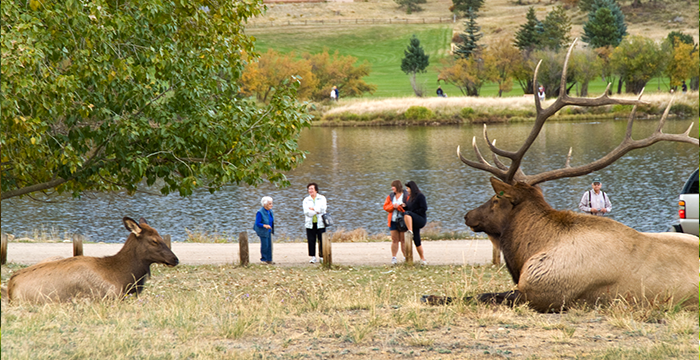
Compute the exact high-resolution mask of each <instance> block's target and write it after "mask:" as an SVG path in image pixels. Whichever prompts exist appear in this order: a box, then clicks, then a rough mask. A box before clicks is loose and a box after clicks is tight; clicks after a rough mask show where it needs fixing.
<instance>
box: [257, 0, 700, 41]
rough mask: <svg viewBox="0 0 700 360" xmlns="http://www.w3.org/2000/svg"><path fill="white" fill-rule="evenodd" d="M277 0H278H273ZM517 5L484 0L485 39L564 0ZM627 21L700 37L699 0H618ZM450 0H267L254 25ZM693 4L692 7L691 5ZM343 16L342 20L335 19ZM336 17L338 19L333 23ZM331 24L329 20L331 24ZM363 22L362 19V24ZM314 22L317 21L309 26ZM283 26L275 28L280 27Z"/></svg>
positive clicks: (441, 9) (433, 11) (387, 13)
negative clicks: (636, 0) (531, 11)
mask: <svg viewBox="0 0 700 360" xmlns="http://www.w3.org/2000/svg"><path fill="white" fill-rule="evenodd" d="M271 1H274V0H271ZM522 3H523V4H524V5H517V4H516V1H511V0H486V2H485V5H484V6H483V8H482V10H481V14H480V16H479V19H478V23H479V25H481V26H482V31H483V32H484V35H485V36H484V41H485V42H486V43H490V42H492V41H495V40H497V39H501V38H502V37H503V36H504V35H505V36H506V37H508V36H512V35H513V34H514V33H515V32H516V31H517V30H518V28H519V26H520V25H521V24H523V23H524V22H525V14H526V13H527V10H528V8H529V7H530V6H534V7H535V10H536V12H537V14H538V18H539V19H540V20H542V19H544V17H545V16H546V14H547V13H548V12H549V11H550V10H551V9H552V8H553V7H554V6H557V5H559V4H562V2H560V1H522ZM619 3H621V6H622V10H623V12H624V14H625V19H626V21H627V23H628V32H629V33H630V34H634V35H644V36H647V37H651V38H654V39H657V40H659V39H662V38H664V37H666V35H667V34H668V33H669V32H670V31H673V30H680V31H683V32H685V33H692V34H693V36H694V38H695V41H696V42H697V41H698V11H697V9H698V0H668V1H651V0H645V1H643V2H642V3H643V4H642V6H641V7H637V8H633V7H632V6H631V3H632V1H619ZM451 4H452V1H451V0H427V3H426V4H423V5H422V7H423V9H424V10H423V11H419V12H414V13H413V14H406V12H405V11H403V10H401V9H398V7H397V5H396V3H395V2H394V1H393V0H364V1H356V2H334V1H329V2H320V3H269V4H267V6H268V11H267V13H266V15H265V16H264V17H262V18H257V19H253V20H252V23H255V24H256V26H269V24H270V22H272V23H273V24H275V25H276V26H277V25H282V24H283V22H287V21H290V22H293V21H300V20H307V21H309V22H310V21H314V20H324V23H325V24H326V25H325V26H324V27H327V28H332V27H334V26H335V27H348V26H350V27H352V26H354V24H353V22H352V20H355V19H376V20H387V21H388V20H389V19H392V20H394V23H396V22H398V20H402V19H408V20H409V21H411V22H413V21H415V22H420V21H422V20H423V19H426V20H427V21H426V22H429V21H431V20H435V21H437V19H443V21H445V19H449V18H451V17H452V14H451V13H450V11H449V7H450V6H451ZM689 10H692V11H689ZM568 14H569V16H570V17H571V19H572V23H573V27H572V36H573V37H579V36H580V35H581V33H582V29H583V23H584V22H585V21H587V14H585V13H582V12H581V11H579V10H578V8H571V9H569V10H568ZM338 21H340V25H337V23H338ZM334 23H335V24H336V25H334ZM328 24H330V25H328ZM359 26H361V25H359ZM309 27H310V29H309V30H310V31H317V30H318V29H316V30H311V28H316V27H317V26H309ZM277 30H279V29H276V31H277ZM454 30H457V31H462V30H463V25H462V22H461V21H459V19H457V22H456V23H454Z"/></svg>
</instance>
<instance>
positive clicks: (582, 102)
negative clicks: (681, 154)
mask: <svg viewBox="0 0 700 360" xmlns="http://www.w3.org/2000/svg"><path fill="white" fill-rule="evenodd" d="M575 42H576V41H575V40H574V42H573V43H572V44H571V47H570V48H569V51H568V53H567V56H566V59H565V61H564V67H563V73H562V76H561V85H560V90H559V96H558V97H557V99H556V101H555V102H554V103H553V104H552V105H550V106H549V107H548V108H546V109H543V108H542V106H541V103H540V100H539V98H538V97H537V96H535V97H534V98H535V107H536V112H537V117H536V119H535V124H534V126H533V128H532V130H531V132H530V134H529V136H528V137H527V139H526V140H525V142H524V144H523V145H522V146H521V147H520V149H519V150H518V151H515V152H512V151H506V150H503V149H500V148H497V147H496V142H495V140H494V141H490V140H489V138H488V134H487V131H486V126H484V133H483V135H484V139H485V141H486V142H487V143H488V146H489V149H490V150H491V152H492V153H493V163H494V165H491V164H490V163H489V162H488V161H486V160H485V159H484V157H483V156H482V155H481V153H480V152H479V149H478V147H477V146H476V141H475V140H476V139H473V141H472V146H473V148H474V152H475V156H476V158H477V161H472V160H468V159H466V158H464V157H463V156H462V154H461V152H460V150H459V147H458V148H457V154H458V156H459V158H460V160H461V161H462V162H464V163H465V164H467V165H468V166H470V167H473V168H476V169H480V170H484V171H487V172H489V173H491V174H493V175H494V177H492V178H491V185H492V187H493V189H494V191H495V195H494V196H493V197H492V198H491V199H490V200H489V201H487V202H486V203H484V204H483V205H481V206H479V207H478V208H476V209H473V210H471V211H469V212H468V213H467V214H466V215H465V216H464V219H465V223H466V224H467V226H469V227H471V228H472V230H474V231H476V232H485V233H486V234H487V235H488V236H489V238H491V239H492V241H493V242H494V245H495V246H498V247H500V248H501V249H502V251H503V255H504V258H505V262H506V266H507V268H508V271H509V272H510V274H511V276H512V278H513V281H514V282H515V284H516V285H517V290H514V291H509V292H505V293H491V294H481V295H478V296H477V300H480V301H493V302H505V303H509V304H515V303H528V304H529V306H530V307H531V308H533V309H535V310H537V311H540V312H547V311H559V310H563V309H565V308H566V307H567V306H568V305H570V304H574V303H580V302H583V303H587V304H591V305H594V304H598V303H605V302H608V301H610V300H612V299H615V298H625V299H629V300H634V301H640V302H644V301H653V300H664V301H665V300H669V301H672V302H673V303H682V304H684V305H688V306H692V307H695V308H697V306H698V260H697V259H696V256H697V255H698V238H697V237H695V236H692V235H687V234H676V233H659V234H652V233H640V232H638V231H636V230H634V229H632V228H629V227H627V226H625V225H623V224H621V223H619V222H616V221H614V220H611V219H607V218H601V217H593V216H590V215H585V214H579V213H574V212H571V211H558V210H555V209H553V208H552V207H551V206H550V205H549V204H547V202H546V201H545V199H544V196H543V195H542V192H541V190H540V189H539V187H538V186H537V184H540V183H542V182H545V181H550V180H555V179H561V178H567V177H576V176H581V175H585V174H589V173H591V172H594V171H597V170H600V169H603V168H605V167H606V166H608V165H610V164H612V163H613V162H614V161H616V160H617V159H619V158H620V157H622V156H623V155H624V154H626V153H627V152H629V151H631V150H633V149H639V148H643V147H647V146H650V145H652V144H654V143H656V142H659V141H677V142H686V143H690V144H693V145H695V146H696V147H697V146H698V139H697V138H693V137H690V136H689V133H690V129H691V128H692V127H693V124H691V125H690V127H689V128H688V130H687V131H686V132H685V133H683V134H665V133H663V131H662V128H663V126H664V123H665V121H666V118H667V116H668V113H669V108H670V106H671V104H670V103H669V105H668V107H667V108H666V110H665V112H664V114H663V116H662V117H661V119H660V120H659V124H658V126H657V128H656V131H655V132H654V133H653V134H652V135H650V136H649V137H647V138H644V139H641V140H633V139H632V124H633V122H634V113H635V111H636V106H637V105H638V104H642V103H643V102H642V101H641V94H640V95H639V98H637V99H636V100H635V99H632V100H625V99H612V98H609V97H608V96H607V94H608V91H607V90H608V89H609V87H610V85H608V89H606V91H605V92H604V94H603V95H602V96H600V97H598V98H574V97H570V96H569V95H568V94H566V71H567V65H568V62H569V57H570V55H571V51H572V49H573V47H574V44H575ZM540 63H541V62H540ZM539 65H540V64H538V65H537V68H536V69H535V74H534V77H533V79H534V80H533V84H537V72H538V70H539ZM611 104H625V105H627V104H629V105H634V107H633V109H632V113H631V115H630V117H629V120H628V123H627V131H626V135H625V137H624V139H623V140H622V142H621V143H620V144H619V145H618V146H617V147H616V148H615V149H613V150H612V151H610V153H608V154H607V155H605V156H604V157H602V158H600V159H599V160H596V161H593V162H591V163H589V164H585V165H581V166H576V167H571V165H570V159H571V150H569V155H568V156H567V159H566V162H565V165H564V167H563V168H561V169H557V170H551V171H547V172H543V173H540V174H534V175H526V174H525V173H524V172H523V171H522V170H521V168H520V165H521V161H522V159H523V156H524V155H525V153H526V152H527V151H528V149H529V148H530V146H531V145H532V144H533V142H534V141H535V139H536V138H537V136H538V134H539V132H540V130H541V129H542V127H543V125H544V123H545V121H546V120H547V119H548V118H549V117H550V116H552V115H554V114H555V113H556V112H557V111H559V110H560V109H562V108H563V107H564V106H567V105H578V106H602V105H611ZM499 156H500V157H505V158H509V159H510V165H509V166H507V165H506V164H504V163H503V162H502V161H501V160H500V159H499ZM431 298H432V300H433V301H435V300H436V299H438V300H440V299H439V298H437V297H431ZM429 301H430V300H429ZM442 301H444V298H442Z"/></svg>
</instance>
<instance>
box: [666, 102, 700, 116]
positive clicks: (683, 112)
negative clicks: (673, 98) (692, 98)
mask: <svg viewBox="0 0 700 360" xmlns="http://www.w3.org/2000/svg"><path fill="white" fill-rule="evenodd" d="M669 112H670V113H671V114H674V115H678V116H691V115H697V114H698V108H696V107H695V108H694V107H692V106H690V105H688V104H673V105H671V109H670V110H669Z"/></svg>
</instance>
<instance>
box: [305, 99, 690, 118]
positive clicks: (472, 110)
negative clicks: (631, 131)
mask: <svg viewBox="0 0 700 360" xmlns="http://www.w3.org/2000/svg"><path fill="white" fill-rule="evenodd" d="M614 97H618V98H627V99H636V97H635V96H630V95H619V96H618V95H615V96H614ZM671 99H673V105H672V107H671V114H672V116H680V117H691V116H697V115H698V93H697V92H689V93H687V94H675V95H671V94H667V93H653V94H649V95H644V96H643V97H642V100H643V101H645V102H647V103H648V104H645V105H641V106H639V107H638V109H637V117H641V118H643V117H659V116H660V115H661V114H662V113H663V111H664V110H665V108H666V106H667V105H668V103H669V101H671ZM553 102H554V99H548V100H545V102H544V106H545V107H546V106H549V105H551V104H552V103H553ZM411 108H413V109H411ZM416 109H418V111H416ZM631 110H632V106H626V105H625V106H623V105H613V106H600V107H593V108H589V107H576V106H573V107H566V108H564V109H563V110H562V111H560V112H559V113H557V114H556V115H555V116H553V117H552V118H551V119H550V120H551V121H565V120H575V119H582V118H590V119H602V118H608V119H609V118H626V117H628V116H629V114H630V112H631ZM421 115H424V116H421ZM534 116H535V104H534V99H533V98H532V97H531V96H521V97H511V98H494V97H450V98H437V97H433V98H415V97H410V98H409V97H407V98H392V99H383V100H366V99H348V100H341V101H340V102H339V103H338V104H327V105H325V106H323V105H322V106H319V107H318V114H317V118H319V119H320V121H318V122H317V125H334V126H343V125H346V126H357V125H392V124H414V123H417V124H421V123H422V124H434V123H456V124H461V123H482V122H487V123H488V122H506V121H529V120H532V119H534Z"/></svg>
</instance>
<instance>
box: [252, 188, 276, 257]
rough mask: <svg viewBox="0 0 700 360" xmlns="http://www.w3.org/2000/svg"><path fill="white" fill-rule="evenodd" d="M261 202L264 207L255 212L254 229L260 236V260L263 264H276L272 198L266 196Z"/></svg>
mask: <svg viewBox="0 0 700 360" xmlns="http://www.w3.org/2000/svg"><path fill="white" fill-rule="evenodd" d="M260 203H261V204H262V207H261V208H260V210H258V213H257V214H255V225H254V226H253V229H254V230H255V232H256V233H257V234H258V236H259V237H260V256H261V257H260V261H261V262H262V263H263V264H268V265H274V262H272V234H274V233H275V218H274V216H273V214H272V198H271V197H269V196H264V197H263V198H262V199H261V200H260Z"/></svg>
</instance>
